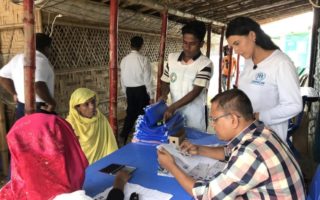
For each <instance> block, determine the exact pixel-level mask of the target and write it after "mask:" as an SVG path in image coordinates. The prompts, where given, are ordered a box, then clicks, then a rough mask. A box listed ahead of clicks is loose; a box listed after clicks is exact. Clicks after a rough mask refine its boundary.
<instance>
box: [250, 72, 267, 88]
mask: <svg viewBox="0 0 320 200" xmlns="http://www.w3.org/2000/svg"><path fill="white" fill-rule="evenodd" d="M265 79H266V74H265V73H264V72H258V73H257V74H256V77H255V80H252V81H251V83H253V84H256V85H264V83H265V82H264V80H265Z"/></svg>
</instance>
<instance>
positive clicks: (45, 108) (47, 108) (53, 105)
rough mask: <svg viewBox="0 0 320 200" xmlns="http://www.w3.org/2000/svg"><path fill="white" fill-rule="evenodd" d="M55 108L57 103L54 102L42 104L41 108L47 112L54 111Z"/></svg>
mask: <svg viewBox="0 0 320 200" xmlns="http://www.w3.org/2000/svg"><path fill="white" fill-rule="evenodd" d="M55 108H56V104H55V103H54V104H48V103H46V105H45V106H41V108H40V109H41V110H45V111H47V112H53V111H54V109H55Z"/></svg>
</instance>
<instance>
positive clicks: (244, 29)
mask: <svg viewBox="0 0 320 200" xmlns="http://www.w3.org/2000/svg"><path fill="white" fill-rule="evenodd" d="M250 31H253V32H255V33H256V44H257V45H258V46H260V47H261V48H263V49H265V50H275V49H279V47H278V46H277V45H276V44H274V42H273V41H272V40H271V38H270V36H269V35H267V34H266V33H265V32H264V31H263V30H262V29H261V27H260V25H259V24H258V23H257V22H256V21H254V20H252V19H251V18H249V17H237V18H235V19H233V20H231V21H230V22H229V23H228V25H227V30H226V38H228V37H230V36H232V35H241V36H244V35H248V34H249V32H250Z"/></svg>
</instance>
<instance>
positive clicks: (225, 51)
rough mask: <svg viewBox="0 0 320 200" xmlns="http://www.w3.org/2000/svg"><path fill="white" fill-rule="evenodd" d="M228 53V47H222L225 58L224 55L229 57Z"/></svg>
mask: <svg viewBox="0 0 320 200" xmlns="http://www.w3.org/2000/svg"><path fill="white" fill-rule="evenodd" d="M229 52H230V49H229V47H228V45H226V46H224V47H223V54H224V55H225V56H226V55H229Z"/></svg>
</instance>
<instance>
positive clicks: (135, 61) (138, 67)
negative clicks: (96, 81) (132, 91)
mask: <svg viewBox="0 0 320 200" xmlns="http://www.w3.org/2000/svg"><path fill="white" fill-rule="evenodd" d="M120 69H121V87H122V91H123V93H124V94H125V93H126V87H138V86H143V85H144V86H146V88H147V92H148V94H149V96H150V98H151V99H154V97H153V91H152V78H151V65H150V62H149V61H148V58H147V57H145V56H143V55H141V54H140V53H139V52H138V51H135V50H132V51H131V53H129V54H128V55H127V56H125V57H124V58H123V59H122V60H121V63H120Z"/></svg>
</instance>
